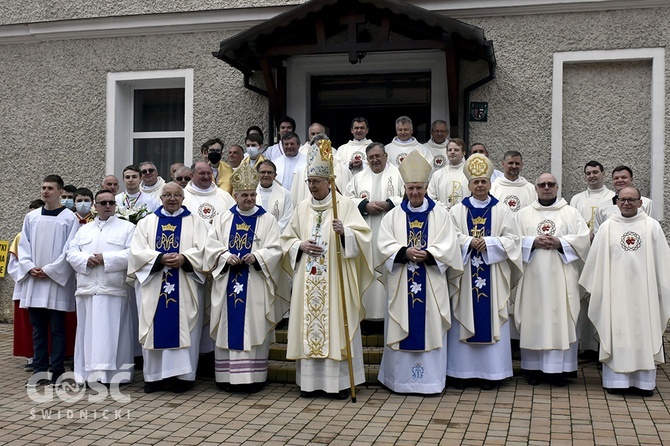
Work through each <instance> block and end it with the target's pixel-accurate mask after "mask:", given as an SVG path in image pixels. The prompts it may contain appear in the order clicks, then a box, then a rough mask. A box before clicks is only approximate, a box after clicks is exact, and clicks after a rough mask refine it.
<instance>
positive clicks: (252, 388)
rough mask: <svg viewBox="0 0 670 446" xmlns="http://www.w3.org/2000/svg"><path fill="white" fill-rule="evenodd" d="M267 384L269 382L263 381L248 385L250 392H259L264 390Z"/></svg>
mask: <svg viewBox="0 0 670 446" xmlns="http://www.w3.org/2000/svg"><path fill="white" fill-rule="evenodd" d="M266 384H267V383H266V382H265V381H264V382H262V383H251V384H249V386H248V387H247V391H248V392H249V393H258V392H260V391H261V390H263V388H264V387H265V385H266Z"/></svg>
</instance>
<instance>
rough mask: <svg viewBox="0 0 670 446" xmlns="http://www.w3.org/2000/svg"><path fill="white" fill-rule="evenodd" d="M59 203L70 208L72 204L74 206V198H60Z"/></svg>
mask: <svg viewBox="0 0 670 446" xmlns="http://www.w3.org/2000/svg"><path fill="white" fill-rule="evenodd" d="M60 204H62V205H63V206H65V207H66V208H68V209H72V206H74V200H73V199H72V198H61V199H60Z"/></svg>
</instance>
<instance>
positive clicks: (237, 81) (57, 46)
mask: <svg viewBox="0 0 670 446" xmlns="http://www.w3.org/2000/svg"><path fill="white" fill-rule="evenodd" d="M226 37H227V35H225V34H221V33H201V34H179V35H161V36H147V37H129V38H111V39H100V40H96V39H87V40H65V41H56V42H46V43H41V44H22V45H0V61H2V62H0V91H3V92H4V93H3V99H2V100H0V116H2V117H3V119H2V121H1V122H0V147H2V149H1V150H2V152H1V153H2V158H3V160H4V163H3V164H4V165H5V169H4V171H5V174H3V179H2V180H1V181H2V184H3V185H4V187H2V188H1V189H0V201H1V202H2V203H3V212H2V213H0V240H11V239H12V238H13V237H14V235H15V234H16V232H18V231H20V229H21V223H22V220H23V216H24V214H25V213H26V211H27V208H28V203H29V202H30V201H31V200H33V199H35V198H39V196H40V185H41V181H42V179H43V178H44V177H45V176H46V175H48V174H51V173H57V174H59V175H61V176H62V177H63V179H64V181H65V183H66V184H75V185H76V186H82V187H89V188H90V189H92V190H93V191H94V192H95V190H97V189H98V188H99V185H100V181H101V179H102V176H103V175H104V174H105V113H106V82H107V73H108V72H116V71H138V70H163V69H175V68H193V70H194V112H193V113H194V116H193V141H194V146H195V147H194V157H195V156H198V155H199V154H198V151H199V147H200V144H202V142H204V141H205V140H207V139H209V138H211V137H215V136H216V137H221V138H223V140H224V142H226V144H232V143H238V144H242V143H243V142H244V141H243V140H242V139H243V136H244V132H245V130H246V129H247V127H248V126H250V125H252V124H258V125H261V126H264V125H265V123H266V122H267V114H268V107H267V103H266V102H265V100H264V99H263V98H262V97H261V96H259V95H257V94H256V93H252V92H250V91H248V90H246V89H245V88H243V79H242V76H241V75H240V74H239V72H238V71H236V70H234V69H233V68H231V67H229V66H228V65H226V64H224V63H222V62H221V61H219V60H218V59H215V58H214V57H213V56H212V55H211V51H213V50H216V49H217V48H218V44H219V42H220V41H221V40H223V39H224V38H226ZM266 133H267V129H266ZM12 288H13V285H12V283H11V278H10V277H9V276H6V277H5V278H4V279H0V320H3V319H5V318H6V317H8V316H9V317H11V314H12V311H11V307H10V304H11V303H10V302H9V296H10V293H11V289H12ZM3 316H4V317H3Z"/></svg>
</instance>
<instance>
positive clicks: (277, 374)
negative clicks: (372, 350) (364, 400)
mask: <svg viewBox="0 0 670 446" xmlns="http://www.w3.org/2000/svg"><path fill="white" fill-rule="evenodd" d="M378 374H379V364H365V384H366V385H375V386H376V385H380V383H379V380H377V375H378ZM268 381H269V382H276V383H295V361H276V360H272V359H271V360H269V361H268Z"/></svg>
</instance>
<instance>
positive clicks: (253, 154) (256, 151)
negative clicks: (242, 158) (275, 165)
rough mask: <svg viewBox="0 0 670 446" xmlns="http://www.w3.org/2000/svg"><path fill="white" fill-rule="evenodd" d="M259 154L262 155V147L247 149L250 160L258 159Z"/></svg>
mask: <svg viewBox="0 0 670 446" xmlns="http://www.w3.org/2000/svg"><path fill="white" fill-rule="evenodd" d="M259 153H261V148H260V147H253V146H251V147H247V154H248V155H249V158H253V159H256V158H258V154H259Z"/></svg>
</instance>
